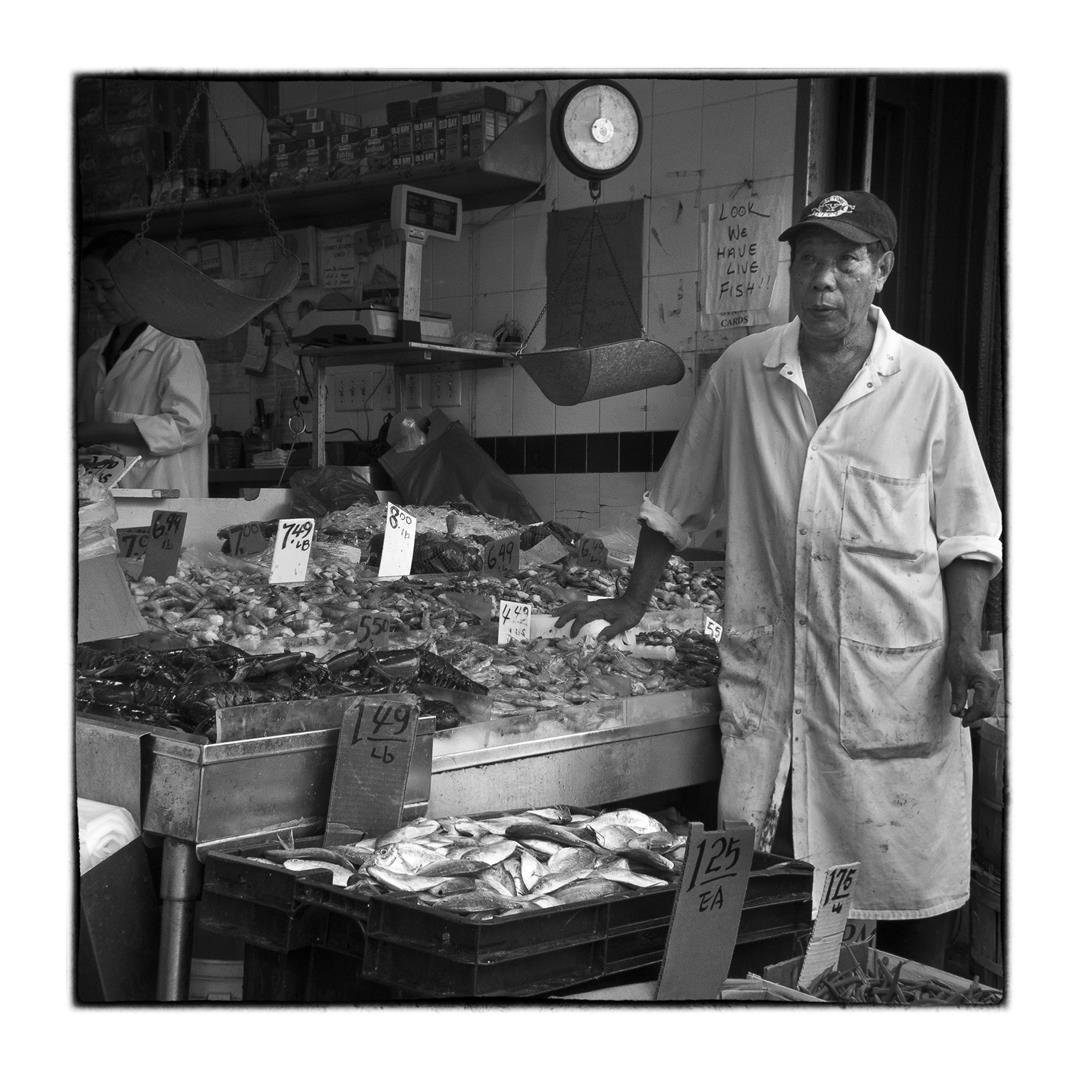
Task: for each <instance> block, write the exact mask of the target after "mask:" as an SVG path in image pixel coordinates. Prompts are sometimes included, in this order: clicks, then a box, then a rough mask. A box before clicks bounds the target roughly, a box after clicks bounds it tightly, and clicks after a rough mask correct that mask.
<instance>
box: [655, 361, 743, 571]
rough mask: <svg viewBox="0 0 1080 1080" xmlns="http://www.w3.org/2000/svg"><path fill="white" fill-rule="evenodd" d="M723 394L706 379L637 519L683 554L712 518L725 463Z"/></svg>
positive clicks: (713, 382) (711, 380) (711, 381)
mask: <svg viewBox="0 0 1080 1080" xmlns="http://www.w3.org/2000/svg"><path fill="white" fill-rule="evenodd" d="M719 417H720V392H719V390H718V388H717V385H716V383H715V381H714V379H713V378H709V379H708V380H706V382H705V384H704V385H703V386H702V388H701V390H700V391H699V392H698V395H697V398H696V399H695V400H694V405H693V408H692V409H691V410H690V418H689V419H688V420H687V422H686V424H685V426H684V427H683V429H682V430H681V431H680V432H679V434H678V437H677V438H676V439H675V442H674V443H673V444H672V447H671V450H670V451H669V452H668V455H667V458H666V459H665V460H664V464H663V467H662V468H661V469H660V473H659V475H658V476H657V478H656V483H655V484H654V485H653V487H652V489H651V490H649V491H646V492H645V499H644V501H643V502H642V504H641V509H640V510H639V511H638V520H639V521H640V522H641V523H642V524H643V525H647V526H648V527H649V528H650V529H652V530H654V531H655V532H658V533H661V534H662V535H663V536H665V537H667V539H668V540H669V541H670V542H671V543H672V544H673V545H674V546H675V550H676V551H681V550H682V549H683V548H685V547H687V546H689V544H690V540H691V533H692V532H695V531H696V530H698V529H703V528H704V527H705V526H706V525H707V524H708V522H709V519H710V518H711V517H712V514H713V511H714V508H715V505H716V502H717V498H716V487H717V479H716V478H717V476H718V475H719V469H720V464H721V460H720V458H721V450H722V441H721V440H722V432H721V425H720V419H719Z"/></svg>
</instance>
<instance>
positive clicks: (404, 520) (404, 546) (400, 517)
mask: <svg viewBox="0 0 1080 1080" xmlns="http://www.w3.org/2000/svg"><path fill="white" fill-rule="evenodd" d="M415 546H416V518H414V517H413V516H412V514H407V513H405V511H404V510H402V509H401V507H400V506H395V505H394V504H393V503H387V504H386V529H385V531H384V532H383V545H382V555H381V556H380V557H379V577H401V576H402V575H407V574H408V573H409V572H410V571H411V570H412V557H413V548H414V547H415Z"/></svg>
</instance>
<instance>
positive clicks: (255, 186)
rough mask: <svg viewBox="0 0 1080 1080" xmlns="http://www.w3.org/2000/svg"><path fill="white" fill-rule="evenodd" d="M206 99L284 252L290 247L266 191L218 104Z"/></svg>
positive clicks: (269, 227)
mask: <svg viewBox="0 0 1080 1080" xmlns="http://www.w3.org/2000/svg"><path fill="white" fill-rule="evenodd" d="M206 100H207V101H208V102H209V103H210V111H211V112H212V113H213V114H214V119H215V120H216V121H217V122H218V127H220V128H221V130H222V131H223V132H224V133H225V138H226V140H227V141H228V143H229V146H230V148H231V149H232V152H233V154H234V155H235V157H236V160H237V161H238V162H239V163H240V171H241V172H242V173H244V175H245V176H246V177H247V178H248V182H249V183H250V184H251V190H252V192H253V193H254V195H255V202H256V204H257V205H258V207H259V211H260V213H261V214H262V216H263V219H264V220H265V221H266V226H267V228H268V229H269V230H270V232H271V233H272V234H273V236H274V240H275V241H276V243H277V245H278V247H280V248H281V250H282V251H283V252H287V251H288V248H287V247H286V244H285V237H283V236H282V235H281V232H280V231H279V230H278V227H277V222H275V221H274V218H273V216H272V215H271V213H270V206H269V204H268V203H267V201H266V193H265V192H264V191H263V189H262V187H261V185H260V184H259V183H258V182H257V181H256V179H255V174H254V172H252V171H251V169H250V168H249V166H248V165H247V163H246V162H245V161H244V159H243V158H242V157H241V156H240V151H239V150H237V148H236V143H234V142H233V137H232V136H231V135H230V134H229V129H228V128H227V127H226V126H225V122H224V121H223V120H222V119H221V117H220V116H219V115H218V111H217V106H216V105H215V104H214V101H213V98H211V97H210V94H209V93H207V95H206Z"/></svg>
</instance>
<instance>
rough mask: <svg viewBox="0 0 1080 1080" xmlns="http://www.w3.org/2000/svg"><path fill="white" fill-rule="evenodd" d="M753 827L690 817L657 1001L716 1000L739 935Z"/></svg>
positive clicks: (747, 879) (661, 968)
mask: <svg viewBox="0 0 1080 1080" xmlns="http://www.w3.org/2000/svg"><path fill="white" fill-rule="evenodd" d="M753 856H754V830H753V829H752V828H751V827H750V826H749V825H746V824H744V823H743V822H735V823H729V824H728V827H727V828H724V829H718V830H706V829H704V828H703V827H702V825H701V823H700V822H698V821H693V822H691V823H690V835H689V836H688V837H687V842H686V862H685V864H684V866H683V873H682V879H681V880H680V881H679V889H678V892H677V893H676V894H675V910H674V911H673V912H672V915H671V929H670V930H669V931H668V939H667V946H666V947H665V949H664V958H663V961H662V963H661V966H660V980H659V982H658V984H657V991H656V998H657V1000H658V1001H717V1000H719V998H720V987H721V986H722V985H723V982H724V980H725V979H726V978H727V974H728V968H730V967H731V955H732V953H733V952H734V950H735V942H736V939H737V938H738V936H739V922H740V920H741V918H742V909H743V901H744V900H745V899H746V886H747V883H748V882H749V880H750V864H751V862H752V860H753Z"/></svg>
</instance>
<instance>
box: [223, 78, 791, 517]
mask: <svg viewBox="0 0 1080 1080" xmlns="http://www.w3.org/2000/svg"><path fill="white" fill-rule="evenodd" d="M576 81H577V79H575V78H563V79H557V80H548V81H546V82H543V83H541V82H539V81H536V80H527V79H525V80H521V81H520V82H517V83H504V84H500V85H503V86H504V87H505V88H506V89H507V90H509V91H510V92H514V93H518V94H520V95H522V96H524V97H527V98H528V97H531V96H532V95H533V94H535V93H536V91H537V90H538V89H540V88H541V86H542V87H543V88H544V89H545V91H546V93H547V98H548V104H549V108H550V106H551V104H552V103H554V101H555V100H556V99H557V97H558V95H559V93H560V92H561V91H562V90H564V89H566V88H568V87H569V86H571V85H572V84H573V83H574V82H576ZM619 81H620V82H622V83H623V85H624V86H626V87H627V88H628V89H629V90H630V91H631V93H632V94H633V95H634V97H635V99H636V101H637V103H638V106H639V108H640V110H641V113H642V120H643V128H644V138H643V145H642V148H641V150H640V152H639V153H638V156H637V158H636V159H635V161H634V162H633V163H632V165H631V166H630V167H629V168H628V169H627V170H626V171H625V172H624V173H623V174H620V175H619V176H617V177H614V178H612V179H611V180H609V181H607V182H605V183H604V184H603V185H602V194H601V202H602V203H605V204H606V203H611V202H618V201H622V200H625V199H644V236H643V239H642V242H643V258H644V265H643V275H644V279H645V280H644V282H643V288H642V296H643V301H644V320H645V324H646V330H647V332H648V333H649V335H650V336H652V337H655V338H656V339H658V340H660V341H663V342H664V343H666V344H668V345H670V346H671V347H672V348H674V349H675V350H676V351H678V352H679V353H680V354H681V355H682V356H683V359H684V362H685V363H686V365H687V368H688V370H689V371H690V372H691V374H690V375H688V376H687V377H685V378H684V379H683V381H682V382H681V383H679V384H677V385H675V386H668V387H658V388H656V389H652V390H648V391H640V392H637V393H633V394H626V395H621V396H620V397H616V398H608V399H605V400H603V401H600V402H591V403H587V404H585V405H581V406H577V407H574V408H559V409H556V407H555V406H554V405H552V404H551V402H549V401H547V399H546V398H544V396H543V395H542V394H541V393H540V391H539V390H538V389H537V388H536V386H535V384H534V383H533V382H532V380H531V379H530V378H529V377H528V375H527V374H526V373H525V372H524V371H523V370H521V369H520V368H514V369H513V370H508V369H496V370H491V371H481V372H477V373H476V375H475V376H469V377H467V378H465V379H463V380H462V386H463V400H462V407H461V410H460V412H455V414H454V415H460V416H461V419H462V422H463V423H464V424H466V426H468V427H469V428H470V430H471V431H472V433H473V434H474V435H477V436H490V435H496V436H498V435H533V434H551V433H559V434H563V433H572V432H578V433H580V432H586V433H588V432H595V431H634V430H642V429H643V428H644V429H650V430H664V429H672V428H678V427H680V426H681V424H682V423H683V421H684V420H685V418H686V415H687V412H688V410H689V407H690V401H691V397H692V394H693V385H692V378H693V377H692V371H693V355H694V352H695V351H696V350H697V349H700V348H703V347H706V338H705V337H703V334H702V332H701V331H700V330H699V324H698V318H699V316H698V306H699V298H698V296H699V291H700V281H699V278H700V266H699V264H700V254H699V245H700V236H699V232H700V224H699V222H700V214H701V210H702V208H703V207H704V206H706V205H707V204H708V201H709V200H710V199H712V198H715V197H717V196H718V195H719V196H720V197H724V196H728V197H730V196H731V195H732V194H734V192H735V190H736V188H737V186H738V185H741V184H742V183H743V182H744V181H746V180H750V181H752V182H758V183H760V182H762V181H765V180H769V181H775V182H776V183H778V184H779V185H780V188H781V190H782V191H783V192H784V193H785V195H784V197H783V199H782V204H783V211H784V214H785V215H789V214H790V203H791V191H792V179H793V172H794V168H795V162H794V137H795V116H796V92H797V91H796V83H795V80H793V79H768V78H741V79H733V78H728V79H710V78H692V79H691V78H687V79H681V78H668V77H657V78H620V79H619ZM474 85H475V84H474ZM446 88H447V86H446V84H444V89H446ZM430 92H431V88H430V83H426V82H415V83H402V82H397V83H394V82H388V81H382V82H380V81H377V80H372V81H367V82H363V81H357V80H332V81H329V80H328V81H323V80H304V81H295V82H292V83H289V82H283V83H282V84H281V107H282V109H289V108H297V107H301V106H304V105H309V104H323V105H330V106H331V107H336V108H341V109H345V110H348V111H355V112H359V113H360V114H361V115H362V116H364V117H365V119H369V118H370V120H371V122H377V121H376V118H375V116H374V115H373V114H372V110H373V108H375V109H376V110H377V109H379V108H384V107H385V103H386V101H389V100H394V99H395V98H402V97H421V96H424V95H425V94H427V93H430ZM213 93H214V102H215V105H216V107H217V110H218V113H219V115H221V117H222V118H223V120H225V121H226V122H227V125H228V128H229V131H230V134H231V135H232V136H233V138H234V141H235V142H236V143H237V145H238V147H240V148H241V150H242V152H244V153H247V154H251V155H252V159H253V160H254V159H255V158H257V157H260V156H261V154H262V152H263V150H264V148H265V134H264V133H265V123H264V121H263V119H262V118H261V116H259V114H258V113H257V111H256V109H255V107H254V106H253V105H252V103H251V102H250V100H249V99H248V98H247V96H246V95H245V94H244V93H243V92H242V91H241V90H240V89H239V88H238V87H237V86H236V84H234V83H229V82H221V83H215V84H213ZM211 130H212V132H213V131H214V130H215V125H213V124H211ZM211 156H212V160H211V165H212V166H213V167H221V168H227V167H229V162H230V159H231V158H232V151H231V150H230V149H229V147H228V145H227V143H225V142H224V140H223V139H222V137H221V136H220V132H218V133H217V137H216V138H214V139H213V143H212V147H211ZM548 157H549V168H548V174H547V179H546V189H545V198H544V199H543V200H537V201H534V202H528V203H522V204H520V205H518V206H515V207H507V208H501V209H499V208H490V209H484V210H477V211H473V212H470V213H467V214H466V215H465V224H464V229H463V232H462V238H461V241H460V242H458V243H450V242H445V241H432V242H430V243H429V244H428V246H427V247H426V249H425V252H424V275H423V282H422V303H423V304H424V305H425V306H426V307H428V308H430V309H432V310H435V311H440V312H446V313H448V314H450V315H451V316H452V318H453V320H454V326H455V329H457V330H473V331H480V332H484V333H492V332H493V331H494V330H495V328H496V327H497V326H498V324H499V323H501V322H502V321H503V320H504V319H507V318H514V319H516V320H517V321H518V322H519V323H521V324H522V327H523V330H524V332H525V333H526V334H527V333H528V332H529V330H530V329H531V328H532V326H533V323H534V322H535V321H536V319H537V316H539V315H540V313H541V312H542V311H543V309H544V306H545V304H546V302H547V273H546V257H547V247H546V245H547V214H548V212H550V211H552V210H566V209H570V208H573V207H575V206H587V205H589V204H590V201H591V200H590V198H589V193H588V185H587V183H586V182H585V181H584V180H581V179H579V178H577V177H574V176H572V175H571V174H570V173H569V172H567V171H566V170H565V169H564V168H563V167H562V165H561V164H560V163H559V162H558V161H557V159H556V158H555V157H554V155H553V154H551V153H549V155H548ZM784 224H786V222H785V223H784ZM780 258H781V266H780V275H781V278H786V272H787V250H786V245H781V250H780ZM786 295H787V294H786V288H784V289H781V290H779V292H778V296H777V303H776V306H775V308H774V309H773V310H772V311H771V312H770V314H771V316H772V317H773V318H774V320H781V319H784V318H786V314H787V313H786ZM545 323H546V319H544V318H542V319H541V320H540V323H539V325H538V326H537V328H536V330H535V333H534V335H533V338H532V340H531V341H530V343H529V345H528V350H529V351H534V350H536V349H539V348H542V347H543V344H544V340H545V332H546V327H545ZM236 396H237V395H235V394H232V395H229V397H230V398H235V397H236ZM252 396H253V397H254V396H257V395H255V394H253V395H252ZM219 410H220V411H222V412H224V413H227V414H232V413H233V412H238V411H240V410H239V407H238V402H234V401H232V400H230V401H228V402H225V401H222V402H221V404H220V406H219ZM248 412H250V409H249V410H248ZM380 422H381V414H375V413H372V414H371V417H370V424H369V427H373V428H374V429H375V430H377V428H378V424H379V423H380ZM361 430H362V429H361ZM527 479H528V481H529V484H530V485H532V486H533V487H536V486H537V484H538V483H539V481H538V480H537V478H535V477H529V478H527ZM595 479H596V477H595V474H594V475H593V476H592V477H589V476H587V475H586V476H577V478H576V479H575V480H574V481H573V482H571V481H569V480H567V479H565V478H560V481H561V482H560V483H559V484H558V485H556V486H555V487H553V488H552V490H551V492H550V501H551V502H552V503H553V505H556V508H558V507H559V506H564V507H566V508H571V504H574V507H575V508H576V504H577V503H582V504H583V505H584V506H585V507H586V509H585V512H587V513H591V514H593V515H599V513H600V512H601V508H600V506H599V505H598V503H597V496H596V495H595V493H594V487H595V485H594V483H593V481H594V480H595ZM534 482H535V483H534ZM537 497H538V498H541V499H543V500H547V499H549V495H548V493H547V488H546V487H543V490H542V492H541V493H540V494H539V495H538V496H537ZM604 512H605V513H607V512H608V511H607V510H606V509H605V510H604Z"/></svg>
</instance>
